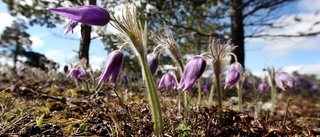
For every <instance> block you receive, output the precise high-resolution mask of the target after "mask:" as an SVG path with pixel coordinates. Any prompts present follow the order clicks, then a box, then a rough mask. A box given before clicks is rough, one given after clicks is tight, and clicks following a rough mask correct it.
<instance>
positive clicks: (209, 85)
mask: <svg viewBox="0 0 320 137" xmlns="http://www.w3.org/2000/svg"><path fill="white" fill-rule="evenodd" d="M210 90H211V83H208V84H204V85H203V92H210Z"/></svg>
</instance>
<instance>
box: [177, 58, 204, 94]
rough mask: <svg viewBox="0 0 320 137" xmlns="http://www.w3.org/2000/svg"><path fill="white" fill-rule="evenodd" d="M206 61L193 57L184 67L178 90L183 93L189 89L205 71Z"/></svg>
mask: <svg viewBox="0 0 320 137" xmlns="http://www.w3.org/2000/svg"><path fill="white" fill-rule="evenodd" d="M206 65H207V63H206V61H205V60H204V59H203V58H202V56H200V55H197V56H194V57H193V58H192V59H191V60H190V61H189V62H188V63H187V65H186V67H185V69H184V71H183V74H182V78H181V81H180V83H179V86H178V89H181V88H183V89H182V90H183V91H186V90H189V89H191V87H192V86H193V84H194V83H195V82H196V81H197V80H198V79H199V78H200V77H201V75H202V74H203V72H204V70H205V69H206Z"/></svg>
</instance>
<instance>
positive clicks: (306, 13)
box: [0, 0, 320, 75]
mask: <svg viewBox="0 0 320 137" xmlns="http://www.w3.org/2000/svg"><path fill="white" fill-rule="evenodd" d="M310 3H312V4H310ZM315 12H320V0H300V1H298V2H295V3H293V4H290V5H288V6H287V7H284V8H283V10H281V12H280V13H281V14H282V17H281V18H280V19H278V20H275V21H278V22H280V21H282V23H284V24H285V25H286V26H287V27H285V28H284V29H283V30H278V29H277V30H268V32H265V33H268V34H296V33H297V32H299V31H305V30H308V31H319V30H320V24H318V25H317V26H316V27H314V28H312V29H311V28H310V26H311V24H312V23H314V22H316V21H320V15H314V13H315ZM295 16H297V17H299V18H301V19H303V20H306V21H305V22H302V23H301V22H300V23H299V24H297V23H295V22H294V21H292V20H293V18H294V17H295ZM0 18H1V19H2V21H1V22H0V33H2V31H3V29H4V27H5V26H10V25H11V22H12V20H14V18H13V17H11V16H10V15H8V11H7V7H6V5H5V4H3V3H2V2H0ZM4 18H5V19H4ZM63 27H64V25H63V24H62V25H59V26H58V27H57V28H55V29H47V28H45V27H40V26H33V27H30V28H29V30H28V32H29V33H30V34H31V36H32V37H31V40H33V46H32V49H33V51H36V52H40V53H43V54H45V55H46V57H47V58H50V59H53V60H55V61H57V62H59V63H60V65H61V66H64V64H66V63H67V62H72V61H74V60H75V58H76V57H77V53H76V51H78V48H79V40H70V39H67V38H74V39H79V37H80V35H79V29H80V27H79V26H78V27H76V29H75V33H74V34H71V33H70V34H68V35H67V36H63V35H62V34H63V32H64V28H63ZM108 29H109V30H111V29H112V28H111V25H110V24H108V26H107V30H108ZM54 34H55V35H59V36H60V37H57V36H55V35H54ZM63 37H64V38H63ZM319 41H320V36H317V37H310V38H290V39H275V40H270V39H261V38H259V39H246V67H247V68H248V69H250V70H251V71H253V73H255V74H259V73H260V72H261V70H262V68H264V67H266V66H274V67H276V68H280V67H283V68H284V69H285V70H287V71H294V70H298V71H299V72H300V73H302V74H310V73H312V74H317V75H320V71H319V70H320V56H319V55H320V54H319V53H320V45H319V44H318V42H319ZM107 54H108V53H107V51H105V50H104V47H103V45H102V43H101V42H100V40H99V39H95V40H93V41H92V42H91V46H90V63H91V65H92V66H93V68H94V69H100V68H101V67H102V64H103V62H104V59H105V57H106V56H107ZM0 61H1V63H3V62H5V60H4V59H3V58H2V59H1V58H0ZM9 63H10V62H9Z"/></svg>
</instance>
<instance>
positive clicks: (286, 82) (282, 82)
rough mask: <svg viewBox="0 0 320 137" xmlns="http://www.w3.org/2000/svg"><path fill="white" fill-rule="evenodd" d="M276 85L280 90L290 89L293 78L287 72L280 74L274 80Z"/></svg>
mask: <svg viewBox="0 0 320 137" xmlns="http://www.w3.org/2000/svg"><path fill="white" fill-rule="evenodd" d="M275 81H276V84H277V86H278V87H279V88H281V89H282V90H286V89H287V88H292V87H293V86H294V78H293V77H292V76H291V75H290V74H288V73H287V72H280V73H279V74H278V75H277V76H276V78H275Z"/></svg>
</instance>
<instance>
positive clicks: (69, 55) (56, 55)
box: [45, 50, 77, 63]
mask: <svg viewBox="0 0 320 137" xmlns="http://www.w3.org/2000/svg"><path fill="white" fill-rule="evenodd" d="M76 54H77V53H75V52H72V51H62V50H49V51H46V52H45V56H46V57H47V58H48V59H52V60H54V61H56V62H59V63H62V62H66V61H67V60H72V59H73V58H74V57H75V56H76Z"/></svg>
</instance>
